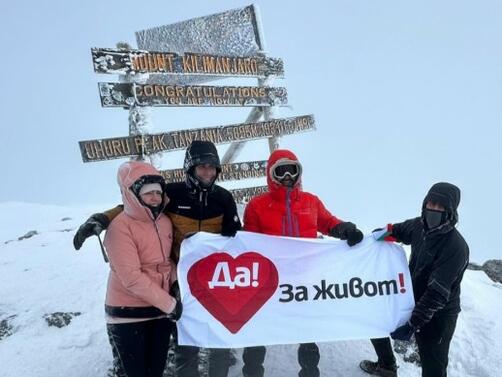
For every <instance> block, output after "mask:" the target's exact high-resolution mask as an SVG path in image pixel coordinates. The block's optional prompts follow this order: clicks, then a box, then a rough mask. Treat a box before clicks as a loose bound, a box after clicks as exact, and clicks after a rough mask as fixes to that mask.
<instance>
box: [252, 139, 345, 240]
mask: <svg viewBox="0 0 502 377" xmlns="http://www.w3.org/2000/svg"><path fill="white" fill-rule="evenodd" d="M280 159H288V160H294V161H298V158H297V157H296V156H295V154H294V153H293V152H291V151H289V150H285V149H278V150H275V151H274V152H272V154H271V155H270V158H269V159H268V163H267V184H268V189H269V192H267V193H264V194H261V195H258V196H256V197H254V198H253V199H251V201H250V202H249V203H248V205H247V206H246V209H245V211H244V230H246V231H249V232H256V233H263V234H270V235H276V236H290V237H305V238H315V237H317V232H321V233H323V234H328V233H329V231H330V229H332V228H333V227H335V226H336V225H338V224H340V223H341V222H342V220H340V219H338V218H337V217H335V216H333V215H332V214H331V213H330V212H329V211H328V210H327V209H326V208H325V207H324V205H323V204H322V202H321V200H320V199H319V198H318V197H317V196H315V195H313V194H310V193H308V192H304V191H302V189H301V178H300V179H298V181H297V182H296V184H295V186H294V187H293V188H287V187H284V186H282V185H280V184H278V183H276V182H274V181H273V180H272V178H271V172H270V170H269V169H270V167H271V166H273V165H274V164H275V163H276V162H277V161H279V160H280Z"/></svg>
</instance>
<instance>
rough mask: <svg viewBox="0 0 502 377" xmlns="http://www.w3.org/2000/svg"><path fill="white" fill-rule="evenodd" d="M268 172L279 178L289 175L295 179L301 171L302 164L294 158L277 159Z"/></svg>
mask: <svg viewBox="0 0 502 377" xmlns="http://www.w3.org/2000/svg"><path fill="white" fill-rule="evenodd" d="M270 172H271V173H272V177H273V178H275V179H277V180H281V179H284V178H285V177H286V176H288V175H289V176H290V177H291V178H293V179H295V178H297V177H298V176H300V175H301V173H302V165H301V164H300V163H299V162H298V161H294V160H288V159H284V160H279V161H277V162H276V163H275V164H274V165H272V167H271V168H270Z"/></svg>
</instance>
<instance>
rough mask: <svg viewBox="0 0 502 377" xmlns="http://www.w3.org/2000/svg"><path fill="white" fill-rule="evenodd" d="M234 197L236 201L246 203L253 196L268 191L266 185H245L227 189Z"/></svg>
mask: <svg viewBox="0 0 502 377" xmlns="http://www.w3.org/2000/svg"><path fill="white" fill-rule="evenodd" d="M228 191H230V193H231V194H232V196H233V197H234V200H235V202H236V203H247V202H249V201H250V200H251V198H253V197H254V196H257V195H260V194H263V193H265V192H267V191H268V186H255V187H246V188H241V189H233V190H228Z"/></svg>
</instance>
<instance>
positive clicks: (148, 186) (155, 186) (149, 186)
mask: <svg viewBox="0 0 502 377" xmlns="http://www.w3.org/2000/svg"><path fill="white" fill-rule="evenodd" d="M150 191H160V192H162V187H161V186H160V183H145V184H144V185H143V186H141V190H139V194H140V195H143V194H146V193H147V192H150Z"/></svg>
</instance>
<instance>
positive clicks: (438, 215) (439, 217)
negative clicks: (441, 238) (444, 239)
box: [422, 208, 447, 229]
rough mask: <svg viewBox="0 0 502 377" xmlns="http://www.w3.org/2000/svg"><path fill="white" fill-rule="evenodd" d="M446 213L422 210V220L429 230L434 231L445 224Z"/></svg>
mask: <svg viewBox="0 0 502 377" xmlns="http://www.w3.org/2000/svg"><path fill="white" fill-rule="evenodd" d="M446 216H447V214H446V211H438V210H435V209H427V208H424V210H423V215H422V218H423V220H424V221H425V224H426V225H427V228H429V229H435V228H437V227H439V226H440V225H442V224H444V223H446Z"/></svg>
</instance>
